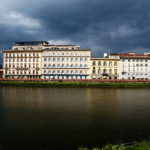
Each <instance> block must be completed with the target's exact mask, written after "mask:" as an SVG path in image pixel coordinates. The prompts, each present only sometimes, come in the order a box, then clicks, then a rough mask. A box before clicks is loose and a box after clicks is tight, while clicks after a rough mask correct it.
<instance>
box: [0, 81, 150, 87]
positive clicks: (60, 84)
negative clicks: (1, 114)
mask: <svg viewBox="0 0 150 150" xmlns="http://www.w3.org/2000/svg"><path fill="white" fill-rule="evenodd" d="M0 85H1V86H2V85H4V86H27V87H29V86H30V87H150V83H145V84H144V83H83V82H16V81H15V82H14V81H0Z"/></svg>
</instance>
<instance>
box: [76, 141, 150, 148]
mask: <svg viewBox="0 0 150 150" xmlns="http://www.w3.org/2000/svg"><path fill="white" fill-rule="evenodd" d="M78 150H150V142H149V141H142V142H139V143H136V144H135V143H134V144H133V145H124V144H121V145H112V144H107V145H106V146H104V147H103V148H93V149H88V148H79V149H78Z"/></svg>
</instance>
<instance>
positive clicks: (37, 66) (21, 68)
mask: <svg viewBox="0 0 150 150" xmlns="http://www.w3.org/2000/svg"><path fill="white" fill-rule="evenodd" d="M16 44H17V45H15V46H13V47H12V50H4V51H3V68H4V74H3V77H4V78H17V79H18V78H19V79H89V78H90V66H89V65H90V58H91V50H90V49H80V46H74V45H48V42H46V41H31V42H29V41H27V42H24V41H23V42H16Z"/></svg>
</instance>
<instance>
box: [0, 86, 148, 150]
mask: <svg viewBox="0 0 150 150" xmlns="http://www.w3.org/2000/svg"><path fill="white" fill-rule="evenodd" d="M142 139H150V89H145V88H143V89H142V88H141V89H140V88H135V89H134V88H131V89H130V88H122V89H121V88H35V87H34V88H31V87H0V147H1V148H2V149H4V150H5V149H11V150H12V149H15V150H28V149H32V150H34V149H35V150H48V149H49V150H77V149H78V147H81V146H83V147H89V148H91V147H95V146H98V147H101V146H103V145H105V144H107V143H126V142H127V143H128V142H133V141H138V140H142Z"/></svg>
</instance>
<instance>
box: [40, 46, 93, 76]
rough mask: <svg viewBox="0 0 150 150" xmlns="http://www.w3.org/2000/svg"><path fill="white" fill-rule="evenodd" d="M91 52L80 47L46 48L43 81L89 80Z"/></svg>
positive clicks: (43, 57) (43, 56)
mask: <svg viewBox="0 0 150 150" xmlns="http://www.w3.org/2000/svg"><path fill="white" fill-rule="evenodd" d="M90 58H91V50H90V49H89V50H88V49H80V47H79V46H73V45H72V46H71V45H59V46H57V47H55V49H54V48H53V46H46V49H44V50H43V53H42V62H43V63H42V64H43V65H42V78H43V79H89V78H90Z"/></svg>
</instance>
